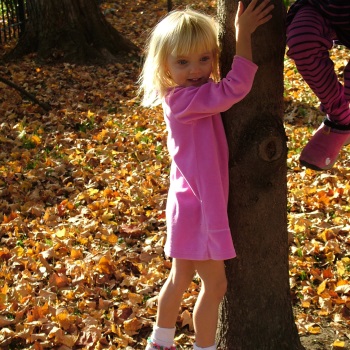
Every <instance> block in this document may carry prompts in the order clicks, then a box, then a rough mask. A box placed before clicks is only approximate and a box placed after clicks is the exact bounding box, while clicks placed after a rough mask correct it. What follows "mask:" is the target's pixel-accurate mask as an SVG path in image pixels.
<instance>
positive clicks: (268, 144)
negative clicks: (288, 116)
mask: <svg viewBox="0 0 350 350" xmlns="http://www.w3.org/2000/svg"><path fill="white" fill-rule="evenodd" d="M283 150H284V148H283V143H282V140H281V138H279V137H277V136H270V137H268V138H266V139H264V140H262V141H261V142H260V144H259V146H258V154H259V157H260V158H261V159H263V160H264V161H266V162H273V161H275V160H277V159H279V158H280V157H282V155H283Z"/></svg>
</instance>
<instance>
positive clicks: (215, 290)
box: [203, 278, 227, 302]
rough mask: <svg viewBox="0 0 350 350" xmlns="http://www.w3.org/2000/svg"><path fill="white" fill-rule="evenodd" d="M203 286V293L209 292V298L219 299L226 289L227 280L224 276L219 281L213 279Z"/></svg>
mask: <svg viewBox="0 0 350 350" xmlns="http://www.w3.org/2000/svg"><path fill="white" fill-rule="evenodd" d="M203 287H204V293H206V294H210V296H211V298H213V299H215V300H217V301H219V302H220V301H221V300H222V299H223V297H224V296H225V294H226V291H227V280H226V278H225V279H224V278H223V279H221V280H219V281H215V282H213V283H211V284H209V285H208V284H206V285H204V286H203Z"/></svg>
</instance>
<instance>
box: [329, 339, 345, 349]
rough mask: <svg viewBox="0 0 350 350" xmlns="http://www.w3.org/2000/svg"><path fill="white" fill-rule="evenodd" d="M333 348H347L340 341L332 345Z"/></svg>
mask: <svg viewBox="0 0 350 350" xmlns="http://www.w3.org/2000/svg"><path fill="white" fill-rule="evenodd" d="M332 346H333V348H345V342H343V341H340V340H336V341H335V342H334V343H333V344H332Z"/></svg>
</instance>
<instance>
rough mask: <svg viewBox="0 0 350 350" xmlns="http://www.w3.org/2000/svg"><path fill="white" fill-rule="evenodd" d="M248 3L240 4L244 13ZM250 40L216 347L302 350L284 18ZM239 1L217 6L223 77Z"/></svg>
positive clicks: (278, 11)
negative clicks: (295, 298)
mask: <svg viewBox="0 0 350 350" xmlns="http://www.w3.org/2000/svg"><path fill="white" fill-rule="evenodd" d="M249 2H250V1H243V3H244V4H245V6H247V4H248V3H249ZM272 2H273V3H274V5H275V9H274V11H273V19H272V20H271V21H270V22H268V23H267V24H265V25H263V26H262V27H259V28H258V29H257V31H256V32H255V33H254V34H253V58H254V62H255V63H256V64H257V65H258V66H259V69H258V72H257V75H256V80H255V82H254V85H253V88H252V91H251V92H250V94H249V95H248V96H247V97H246V98H245V99H244V100H243V101H242V102H241V103H239V104H237V105H235V106H234V107H233V108H231V109H230V110H229V111H228V112H227V113H224V115H223V119H224V124H225V129H226V132H227V137H228V143H229V148H230V200H229V217H230V223H231V228H232V234H233V239H234V243H235V247H236V251H237V258H236V259H233V260H231V261H229V262H228V263H227V275H228V280H229V289H228V293H227V296H226V297H225V299H224V302H223V304H222V307H221V315H220V324H219V333H218V338H219V345H220V348H221V349H227V350H230V349H236V350H240V349H242V350H253V349H254V350H264V349H266V350H284V349H290V350H292V349H293V350H296V349H303V347H302V345H301V343H300V340H299V337H298V333H297V329H296V326H295V322H294V317H293V311H292V305H291V300H290V287H289V275H288V233H287V180H286V173H287V169H286V159H287V147H286V135H285V131H284V127H283V62H284V61H283V59H284V52H285V13H286V9H285V6H284V4H283V1H282V0H274V1H272ZM237 6H238V1H237V0H235V1H232V0H219V2H218V14H219V18H220V21H221V23H222V33H221V42H222V45H223V52H222V62H221V66H222V72H223V75H225V74H226V72H227V71H228V70H229V68H230V66H231V62H232V56H233V55H234V53H235V39H234V38H235V33H234V17H235V13H236V9H237Z"/></svg>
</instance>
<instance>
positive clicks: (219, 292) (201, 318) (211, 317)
mask: <svg viewBox="0 0 350 350" xmlns="http://www.w3.org/2000/svg"><path fill="white" fill-rule="evenodd" d="M195 266H196V270H197V272H198V274H199V276H200V278H201V280H202V286H201V291H200V293H199V296H198V299H197V302H196V305H195V309H194V312H193V320H194V328H195V334H196V346H198V347H200V348H207V347H212V346H215V335H216V329H217V322H218V312H219V305H220V302H221V301H222V298H223V297H224V295H225V293H226V288H227V280H226V274H225V265H224V262H223V261H219V260H206V261H196V262H195Z"/></svg>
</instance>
